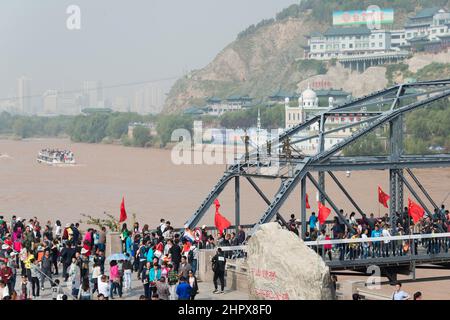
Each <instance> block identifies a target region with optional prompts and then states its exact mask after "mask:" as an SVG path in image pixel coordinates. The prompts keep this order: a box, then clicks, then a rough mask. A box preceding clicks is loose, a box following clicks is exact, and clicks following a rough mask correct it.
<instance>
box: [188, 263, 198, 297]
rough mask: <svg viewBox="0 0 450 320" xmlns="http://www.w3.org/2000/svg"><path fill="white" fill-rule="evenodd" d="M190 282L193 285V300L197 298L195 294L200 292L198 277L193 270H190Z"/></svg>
mask: <svg viewBox="0 0 450 320" xmlns="http://www.w3.org/2000/svg"><path fill="white" fill-rule="evenodd" d="M188 283H189V285H190V286H191V288H192V290H191V300H195V296H196V295H197V294H198V283H197V277H196V276H195V275H194V272H193V271H192V270H190V271H189V276H188Z"/></svg>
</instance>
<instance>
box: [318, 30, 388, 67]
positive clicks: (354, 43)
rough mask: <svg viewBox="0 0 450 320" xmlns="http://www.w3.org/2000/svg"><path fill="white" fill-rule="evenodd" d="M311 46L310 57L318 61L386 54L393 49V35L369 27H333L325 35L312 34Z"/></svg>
mask: <svg viewBox="0 0 450 320" xmlns="http://www.w3.org/2000/svg"><path fill="white" fill-rule="evenodd" d="M309 46H310V52H309V57H310V58H311V59H317V60H329V59H333V58H341V57H346V56H351V55H361V54H367V53H374V52H386V51H388V50H390V49H391V34H390V32H389V31H386V30H370V29H368V28H367V27H348V28H337V27H331V28H329V29H328V30H327V31H325V32H324V33H323V34H321V33H318V32H315V33H312V34H311V35H310V38H309Z"/></svg>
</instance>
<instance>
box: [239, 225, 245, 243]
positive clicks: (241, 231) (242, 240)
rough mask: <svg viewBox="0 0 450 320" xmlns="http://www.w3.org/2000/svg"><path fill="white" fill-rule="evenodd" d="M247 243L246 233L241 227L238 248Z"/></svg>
mask: <svg viewBox="0 0 450 320" xmlns="http://www.w3.org/2000/svg"><path fill="white" fill-rule="evenodd" d="M244 241H245V231H244V228H242V226H239V232H238V235H237V244H238V246H239V245H241V244H242V243H243V242H244Z"/></svg>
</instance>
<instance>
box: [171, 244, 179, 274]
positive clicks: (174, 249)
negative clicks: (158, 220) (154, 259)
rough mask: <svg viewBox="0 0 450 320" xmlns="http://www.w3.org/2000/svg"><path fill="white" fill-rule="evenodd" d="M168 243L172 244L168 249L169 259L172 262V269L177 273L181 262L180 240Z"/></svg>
mask: <svg viewBox="0 0 450 320" xmlns="http://www.w3.org/2000/svg"><path fill="white" fill-rule="evenodd" d="M169 241H170V242H171V244H172V246H171V247H170V249H169V257H170V259H171V261H172V264H173V268H174V269H175V271H176V272H178V268H179V266H180V261H181V248H180V246H179V243H180V240H179V239H175V241H174V242H172V240H169Z"/></svg>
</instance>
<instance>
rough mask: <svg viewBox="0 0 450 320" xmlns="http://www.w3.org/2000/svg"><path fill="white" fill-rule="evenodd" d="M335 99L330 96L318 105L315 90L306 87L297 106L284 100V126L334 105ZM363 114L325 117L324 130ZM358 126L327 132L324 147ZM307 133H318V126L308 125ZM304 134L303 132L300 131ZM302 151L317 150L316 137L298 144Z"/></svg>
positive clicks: (349, 121) (353, 121) (339, 139)
mask: <svg viewBox="0 0 450 320" xmlns="http://www.w3.org/2000/svg"><path fill="white" fill-rule="evenodd" d="M335 103H336V102H335V100H334V98H333V97H332V96H330V97H329V98H328V104H327V105H320V103H319V97H318V96H317V94H316V92H315V91H314V90H312V89H311V88H310V87H308V88H307V89H306V90H304V91H303V92H302V94H301V95H300V97H299V98H298V106H295V107H292V106H291V105H290V100H289V98H286V100H285V128H286V129H288V128H292V127H294V126H296V125H298V124H301V123H303V122H305V121H306V120H307V119H309V118H310V117H311V116H313V115H315V114H317V113H321V112H323V111H325V110H327V109H328V108H331V107H333V106H334V105H335ZM363 117H364V115H363V113H361V114H349V115H346V116H341V115H336V116H331V117H329V118H328V119H327V121H326V123H325V128H326V130H328V129H333V128H336V127H338V126H342V125H346V124H351V123H355V122H359V121H361V120H362V119H363ZM357 128H358V126H355V127H352V128H347V129H342V130H339V131H336V132H334V133H332V134H328V135H327V136H326V138H325V148H329V147H331V146H333V145H334V144H336V143H338V142H340V141H341V140H342V139H344V138H346V137H348V136H350V135H351V134H352V133H353V132H354V131H355V130H356V129H357ZM309 131H310V132H309V134H308V136H309V135H314V134H316V133H318V131H319V128H318V125H317V124H314V125H312V126H310V128H309ZM302 134H305V133H302ZM299 138H304V137H303V136H299ZM299 146H300V148H301V149H302V152H304V153H305V154H314V153H316V152H317V151H318V146H319V140H318V138H311V139H309V140H306V141H303V142H301V143H300V144H299Z"/></svg>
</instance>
